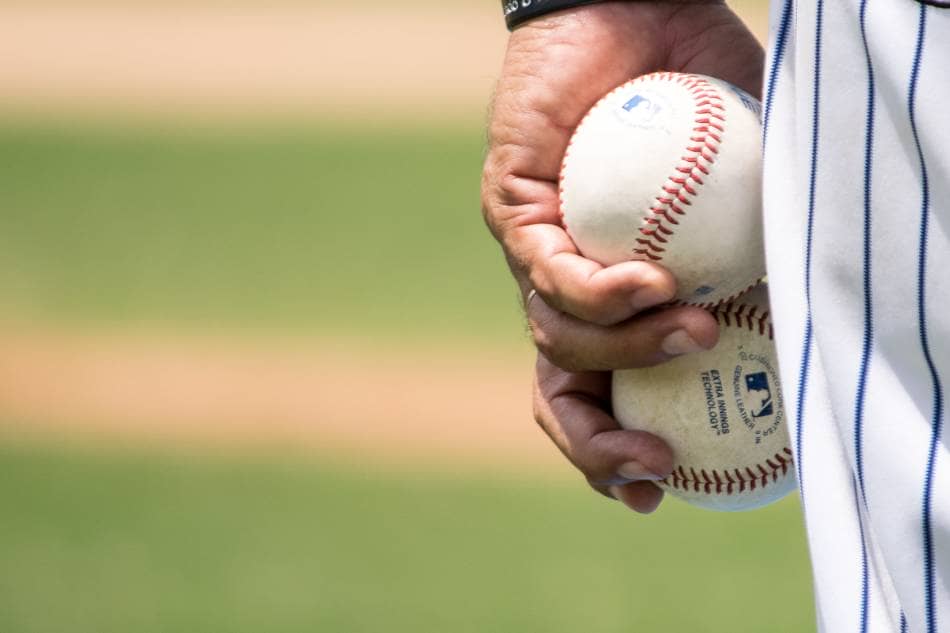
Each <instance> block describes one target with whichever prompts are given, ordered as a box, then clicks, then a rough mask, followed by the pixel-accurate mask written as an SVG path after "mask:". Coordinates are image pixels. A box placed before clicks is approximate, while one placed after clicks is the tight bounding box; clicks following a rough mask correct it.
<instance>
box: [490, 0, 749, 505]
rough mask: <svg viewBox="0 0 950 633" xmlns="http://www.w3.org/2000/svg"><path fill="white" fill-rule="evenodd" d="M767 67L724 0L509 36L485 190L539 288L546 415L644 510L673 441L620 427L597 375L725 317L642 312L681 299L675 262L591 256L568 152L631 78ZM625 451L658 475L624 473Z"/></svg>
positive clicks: (654, 498) (561, 436) (538, 408)
mask: <svg viewBox="0 0 950 633" xmlns="http://www.w3.org/2000/svg"><path fill="white" fill-rule="evenodd" d="M762 64H763V52H762V49H761V46H760V45H759V44H758V42H757V41H756V40H755V38H754V37H753V36H752V34H751V33H750V32H749V31H748V29H747V28H746V27H745V26H744V25H743V24H742V22H741V21H740V20H739V18H738V17H737V16H736V15H735V14H734V13H733V12H732V11H731V10H730V9H729V8H727V7H726V6H725V5H724V4H721V3H713V2H710V3H674V2H603V3H597V4H592V5H586V6H582V7H578V8H575V9H571V10H568V11H562V12H558V13H553V14H550V15H548V16H544V17H542V18H538V19H535V20H533V21H531V22H529V23H527V24H525V25H524V26H522V27H520V28H519V29H517V30H516V31H515V32H514V33H512V35H511V37H510V39H509V44H508V52H507V55H506V59H505V63H504V67H503V70H502V76H501V79H500V80H499V82H498V87H497V91H496V95H495V99H494V103H493V109H492V118H491V123H490V128H489V135H490V144H489V152H488V156H487V159H486V162H485V169H484V173H483V179H482V201H483V209H484V213H485V219H486V222H487V223H488V226H489V228H490V230H491V231H492V233H493V235H494V236H495V237H496V238H497V239H498V240H499V242H500V243H501V245H502V247H503V249H504V251H505V255H506V258H507V260H508V263H509V266H510V268H511V271H512V274H513V275H514V277H515V279H516V280H517V282H518V284H519V286H520V288H521V290H522V293H523V294H524V295H527V294H528V292H529V291H530V289H535V290H536V291H537V296H535V297H534V299H533V300H532V301H530V302H529V304H530V305H528V306H527V312H528V321H529V325H530V327H531V331H532V335H533V337H534V341H535V343H536V345H537V346H538V349H539V350H540V352H541V356H540V358H539V363H538V389H537V390H536V396H535V416H536V418H537V419H538V422H539V423H540V424H541V426H542V427H543V428H544V429H545V431H546V432H547V433H548V435H550V436H551V437H552V439H554V441H555V443H557V444H558V446H559V447H560V448H561V450H562V451H564V452H565V454H566V455H567V456H568V458H569V459H571V460H572V462H573V463H574V464H575V465H576V466H577V467H578V468H579V469H580V470H581V471H582V472H583V473H584V474H585V475H586V476H587V477H588V480H589V481H591V483H592V485H594V487H595V488H597V489H598V490H601V491H606V492H611V494H613V496H615V497H618V498H621V499H622V500H623V501H625V502H626V503H627V504H628V505H630V506H631V507H633V508H634V509H637V510H641V511H649V510H651V509H652V508H654V507H656V504H657V503H659V500H660V497H661V495H660V493H659V489H657V488H656V487H654V486H652V485H650V484H644V483H633V484H631V483H629V482H630V481H631V480H640V479H650V478H653V479H655V478H656V477H658V476H662V475H665V474H668V471H667V472H662V471H664V470H665V468H668V467H669V462H670V460H669V458H668V455H669V449H668V448H667V447H665V446H664V445H663V444H662V442H659V440H656V439H655V438H654V439H653V440H652V441H647V440H645V439H643V438H644V436H645V434H633V435H629V434H631V433H632V432H629V431H620V430H619V427H618V426H617V424H616V422H615V421H613V420H612V418H610V416H609V411H610V407H609V375H608V374H604V373H587V372H590V370H600V371H606V370H610V369H617V368H624V367H640V366H645V365H651V364H655V363H658V362H662V361H664V360H667V359H669V358H671V357H673V356H675V355H678V354H682V353H688V352H692V351H698V350H700V349H708V348H710V347H712V346H713V345H715V343H716V340H717V337H718V332H717V326H716V323H715V320H714V319H712V317H711V316H710V315H709V314H707V313H706V312H704V311H702V310H699V309H696V308H675V309H666V310H662V311H658V312H657V311H654V312H650V313H645V314H640V313H641V312H643V311H644V310H647V309H649V308H651V307H653V306H656V305H659V304H662V303H664V302H666V301H668V300H669V299H671V298H672V297H673V296H674V294H675V291H676V287H675V280H674V279H673V277H672V276H671V275H670V274H669V272H668V271H666V270H664V269H663V268H661V267H659V266H656V265H653V264H649V263H645V262H626V263H623V264H618V265H616V266H611V267H607V268H605V267H602V266H600V265H599V264H597V263H595V262H593V261H591V260H588V259H585V258H583V257H581V256H580V254H579V253H578V252H577V249H576V248H575V247H574V244H573V243H572V242H571V240H570V238H569V237H568V235H567V233H566V232H565V231H564V230H563V229H562V228H561V226H560V222H559V216H558V194H557V178H558V173H559V171H560V163H561V157H562V156H563V153H564V149H565V148H566V147H567V143H568V141H569V139H570V135H571V133H572V132H573V129H574V127H575V126H576V125H577V123H578V122H579V121H580V119H581V118H582V117H583V115H584V114H585V113H586V111H587V110H588V109H589V108H590V107H591V106H592V105H593V104H594V103H595V102H596V101H597V100H598V99H599V98H600V97H601V96H602V95H603V94H604V93H606V92H608V91H609V90H610V89H612V88H614V87H615V86H617V85H619V84H621V83H623V82H624V81H626V80H628V79H630V78H633V77H636V76H638V75H642V74H645V73H648V72H652V71H655V70H679V71H684V72H697V73H703V74H708V75H713V76H716V77H720V78H722V79H725V80H726V81H730V82H732V83H734V84H736V85H738V86H740V87H742V88H744V89H745V90H747V91H749V92H750V93H752V94H755V95H757V94H759V93H760V92H761V77H762ZM568 370H570V371H568ZM570 372H576V373H570ZM601 435H604V436H605V437H604V438H601ZM625 437H630V438H632V439H620V438H625ZM621 454H622V455H621ZM621 461H622V462H623V463H637V464H640V466H641V467H642V468H641V470H644V469H645V470H648V471H650V472H653V473H654V474H653V475H651V476H645V475H640V476H636V477H626V476H621V475H618V474H617V470H618V469H619V468H620V465H621ZM635 470H636V469H635V468H634V467H632V466H631V467H630V468H626V469H624V472H626V473H627V474H628V475H633V474H636V473H635ZM655 471H661V472H655ZM608 474H610V475H612V477H607V475H608Z"/></svg>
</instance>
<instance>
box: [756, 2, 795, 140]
mask: <svg viewBox="0 0 950 633" xmlns="http://www.w3.org/2000/svg"><path fill="white" fill-rule="evenodd" d="M792 2H793V0H785V5H784V6H783V7H782V17H781V19H780V21H779V29H778V34H777V35H776V36H775V54H774V56H773V57H772V65H771V67H770V68H769V77H768V81H767V82H766V88H765V90H766V93H765V106H764V107H763V108H762V149H763V151H764V150H765V142H766V141H767V140H768V137H769V122H770V121H771V120H772V103H773V102H774V100H775V84H776V80H777V79H778V71H779V69H780V68H781V66H782V60H783V58H784V57H785V49H786V47H787V45H788V31H789V27H790V26H791V24H792Z"/></svg>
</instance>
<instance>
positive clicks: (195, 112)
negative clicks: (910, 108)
mask: <svg viewBox="0 0 950 633" xmlns="http://www.w3.org/2000/svg"><path fill="white" fill-rule="evenodd" d="M737 10H738V11H739V12H740V13H741V14H743V15H744V16H745V18H746V20H747V21H748V22H749V24H750V26H751V27H752V29H753V31H755V32H756V34H757V35H758V36H759V37H760V38H764V37H765V33H766V24H765V23H766V7H765V3H764V2H761V1H754V0H745V1H744V2H740V3H738V4H737ZM498 13H499V6H498V3H497V2H492V1H490V0H486V1H485V2H482V3H474V2H472V3H466V4H465V5H462V6H458V5H456V6H451V5H449V4H448V3H444V4H435V3H432V4H430V5H428V6H412V5H411V4H410V5H408V6H404V5H402V4H400V5H399V6H392V5H387V4H386V3H382V2H380V3H375V4H374V5H372V6H368V7H364V6H362V5H361V6H359V7H354V6H352V5H350V4H349V3H340V4H339V5H338V6H331V5H328V4H326V3H324V5H323V6H320V7H313V6H307V5H305V4H301V5H296V4H290V5H286V4H284V5H279V6H272V7H268V6H263V5H261V4H260V3H254V2H252V3H250V4H249V5H243V4H240V3H239V4H236V5H233V6H232V5H230V4H224V5H223V6H222V5H218V6H215V4H214V3H211V4H202V3H199V4H198V5H194V4H191V5H183V4H177V3H176V4H172V5H167V6H163V5H162V4H161V3H151V2H148V3H144V4H143V3H135V2H133V3H131V4H124V3H114V4H104V5H102V4H87V3H85V2H78V3H75V2H74V3H66V4H56V3H40V4H38V5H34V4H30V5H27V4H22V3H21V4H15V3H14V4H4V3H0V114H4V113H8V114H9V113H13V114H17V115H28V116H42V115H45V114H56V115H60V116H62V115H69V116H76V115H83V114H92V115H100V116H109V115H112V114H116V113H121V114H133V115H134V114H137V113H138V114H146V115H156V114H159V115H170V116H172V117H176V118H177V117H181V116H183V115H191V116H198V117H199V118H201V119H205V120H211V121H217V120H219V119H222V118H223V119H225V120H226V119H228V118H231V117H235V116H236V117H239V118H240V117H245V116H248V115H251V116H255V117H257V116H263V117H273V116H284V117H303V118H308V117H315V116H316V117H321V116H327V115H332V116H334V117H343V118H354V119H362V120H365V121H374V120H383V121H393V120H397V121H398V120H399V119H400V118H409V119H412V120H416V121H418V120H420V119H421V120H428V119H439V120H450V121H451V120H457V119H459V118H462V119H465V120H468V121H475V122H480V121H481V120H482V119H483V118H484V112H485V104H486V103H487V101H488V98H489V95H490V93H491V90H492V87H493V83H494V80H495V78H496V76H497V73H498V70H499V68H500V66H501V60H502V57H503V53H504V44H505V41H506V38H507V32H506V31H505V29H504V28H503V26H502V23H501V18H500V16H499V15H498Z"/></svg>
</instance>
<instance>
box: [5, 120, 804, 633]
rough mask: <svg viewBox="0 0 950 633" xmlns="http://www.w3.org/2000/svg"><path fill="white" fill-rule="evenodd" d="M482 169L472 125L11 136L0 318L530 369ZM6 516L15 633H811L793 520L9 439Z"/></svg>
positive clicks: (510, 483)
mask: <svg viewBox="0 0 950 633" xmlns="http://www.w3.org/2000/svg"><path fill="white" fill-rule="evenodd" d="M463 128H464V126H463ZM482 151H483V140H482V135H481V132H480V131H479V130H478V129H477V128H474V127H471V128H465V129H459V130H445V129H437V130H436V129H406V130H402V131H400V132H397V133H390V134H388V135H386V134H382V135H379V134H365V133H363V134H360V133H355V132H347V131H346V130H345V129H343V130H340V129H336V130H331V129H330V128H319V127H316V128H304V129H299V130H296V131H292V130H271V131H269V132H265V131H257V132H254V131H248V130H243V131H241V132H235V133H223V132H221V131H220V130H218V131H215V132H213V133H212V132H207V133H195V132H189V133H187V134H185V133H181V132H159V131H156V130H141V131H138V132H136V131H135V130H130V129H124V130H123V131H116V130H112V129H99V128H96V127H88V126H85V127H84V126H74V127H60V126H54V125H48V126H42V125H30V126H25V125H16V126H14V125H8V126H6V127H4V128H3V129H0V207H2V209H3V214H2V220H0V296H2V298H3V302H4V309H3V311H4V315H5V317H4V318H5V319H7V320H8V321H10V322H12V323H28V324H30V325H31V326H34V325H36V324H46V325H48V326H55V327H68V326H71V327H82V328H99V329H114V328H137V327H146V326H147V327H165V328H177V329H180V330H188V331H198V332H201V331H208V332H212V331H213V332H217V331H219V330H221V329H224V330H228V331H238V332H240V331H243V330H251V331H254V332H255V333H256V334H259V333H260V332H262V331H263V332H281V333H286V332H288V331H289V332H291V333H297V334H299V335H301V336H309V335H321V336H327V335H330V336H335V337H340V338H341V339H343V340H345V339H346V338H347V337H360V338H361V339H362V338H369V339H370V340H373V339H375V340H379V341H387V340H390V339H393V338H394V336H395V337H398V338H399V340H400V341H402V342H403V343H404V344H406V345H407V346H412V345H414V343H413V341H417V342H418V344H419V345H430V346H431V345H433V344H434V345H439V346H444V347H446V348H451V347H452V346H453V344H454V343H457V342H463V341H472V340H475V341H478V342H480V343H479V344H482V345H489V346H498V347H506V346H511V345H523V344H524V343H523V341H522V339H523V334H522V333H521V328H522V325H521V322H520V316H519V314H518V309H517V301H516V297H515V295H514V288H513V285H512V283H511V282H510V281H509V279H508V276H507V274H506V272H505V270H504V265H503V263H502V259H501V257H500V256H499V253H498V249H497V247H496V246H495V245H494V243H493V242H492V240H491V239H490V237H489V236H488V234H487V231H485V229H484V227H483V225H482V220H481V216H480V213H479V206H478V171H479V164H480V162H481V157H482ZM526 398H527V395H526ZM368 422H371V421H368ZM499 441H503V438H499ZM0 499H3V505H4V509H3V511H2V512H0V630H2V631H4V632H5V633H41V632H43V633H46V632H49V633H53V632H57V633H59V632H65V631H70V632H71V633H78V632H89V633H92V632H97V633H100V632H109V631H116V632H120V631H127V632H131V631H135V632H138V633H144V632H146V631H155V632H159V631H162V632H168V631H182V632H186V631H189V632H195V631H200V632H208V633H212V632H224V631H234V632H245V631H247V632H250V631H264V630H266V631H288V632H290V631H301V632H302V631H341V632H342V631H360V632H362V631H366V632H369V631H391V632H402V631H406V632H409V631H414V632H417V631H512V632H516V631H517V632H527V631H538V632H541V631H545V632H548V633H554V632H557V631H564V632H565V633H566V632H568V631H592V632H593V631H599V632H600V631H602V632H613V631H617V632H620V631H664V632H687V631H690V632H692V631H709V632H713V631H722V632H731V633H736V632H740V631H749V632H761V631H769V632H778V631H804V630H809V629H810V628H812V621H813V613H812V606H811V600H810V595H811V589H810V582H809V577H808V567H807V553H806V549H805V545H804V541H803V534H802V529H801V518H800V515H799V511H798V505H797V499H794V498H792V499H788V500H786V501H784V502H782V503H780V504H778V505H776V506H773V507H770V508H767V509H764V510H761V511H758V512H753V513H747V514H739V515H722V514H716V513H710V512H705V511H700V510H696V509H693V508H690V507H688V506H685V505H683V504H681V503H679V502H677V501H675V500H674V501H668V502H667V503H666V504H665V505H664V507H663V508H661V510H660V511H659V512H658V513H657V514H655V515H653V516H650V517H639V516H636V515H634V514H632V513H629V512H627V511H625V510H623V509H621V507H620V506H619V505H617V504H613V503H610V502H608V501H606V500H604V499H602V498H600V497H599V496H598V495H596V494H594V493H592V492H590V491H589V490H588V489H587V488H586V486H585V485H584V484H583V483H582V482H580V481H579V480H578V481H576V482H573V483H571V482H570V481H565V480H564V479H563V478H558V479H551V478H550V477H548V476H542V475H534V474H532V473H530V472H523V473H522V474H521V475H518V476H509V477H502V476H500V475H497V474H495V475H492V474H490V473H485V472H481V471H480V470H479V469H478V468H477V467H474V466H465V467H461V468H459V469H455V470H448V469H444V470H443V471H441V472H435V473H433V472H427V473H426V474H425V475H422V474H413V473H412V472H408V471H405V470H399V469H385V468H377V467H373V466H372V465H371V464H364V463H361V460H360V459H359V457H358V456H351V457H349V458H346V457H345V456H338V455H321V454H315V455H309V456H306V457H302V456H300V455H294V456H291V457H288V456H286V455H283V456H282V455H276V454H270V455H260V456H254V457H248V456H246V455H245V456H243V457H242V456H237V455H234V456H231V457H227V456H221V455H218V456H216V457H212V456H204V457H202V456H200V455H191V456H182V455H177V454H169V453H166V452H163V451H145V450H138V449H131V450H128V449H125V450H119V449H117V448H109V447H103V446H94V447H89V446H87V445H84V444H83V445H76V444H70V443H56V444H52V445H51V444H48V443H45V442H40V443H37V442H35V441H34V442H26V441H23V440H22V439H21V438H16V437H8V438H7V440H6V441H4V442H2V443H0Z"/></svg>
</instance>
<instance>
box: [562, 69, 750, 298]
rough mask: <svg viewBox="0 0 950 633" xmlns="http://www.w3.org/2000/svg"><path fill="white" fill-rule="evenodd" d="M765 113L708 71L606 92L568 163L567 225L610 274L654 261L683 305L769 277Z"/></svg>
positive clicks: (661, 76) (653, 78)
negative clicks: (672, 280) (628, 264)
mask: <svg viewBox="0 0 950 633" xmlns="http://www.w3.org/2000/svg"><path fill="white" fill-rule="evenodd" d="M761 134H762V125H761V106H760V104H759V102H758V101H757V100H756V99H755V98H754V97H752V96H750V95H748V94H746V93H745V92H743V91H742V90H740V89H739V88H736V87H735V86H732V85H731V84H729V83H727V82H725V81H721V80H719V79H714V78H712V77H706V76H703V75H694V74H681V73H653V74H650V75H644V76H642V77H638V78H636V79H634V80H632V81H629V82H627V83H626V84H624V85H622V86H620V87H618V88H616V89H615V90H613V91H612V92H610V93H608V94H607V95H606V96H604V97H603V98H602V99H601V100H600V101H599V102H598V103H597V104H596V105H594V107H593V108H591V110H590V112H588V113H587V116H586V117H585V118H584V119H583V120H582V121H581V123H580V125H578V127H577V130H576V131H575V132H574V135H573V137H572V139H571V142H570V144H569V145H568V148H567V151H566V152H565V155H564V163H563V166H562V170H561V179H560V194H561V214H562V218H563V223H564V226H565V228H566V230H567V231H568V233H569V234H570V236H571V238H572V239H573V240H574V243H575V244H576V245H577V247H578V249H579V250H580V252H581V253H582V254H583V255H584V256H585V257H588V258H590V259H593V260H595V261H597V262H599V263H601V264H603V265H605V266H609V265H613V264H617V263H620V262H624V261H628V260H635V259H640V260H647V261H655V262H657V263H659V264H660V265H662V266H665V267H666V268H668V269H669V270H670V272H672V273H673V275H674V276H675V277H676V279H677V281H678V283H679V292H678V295H677V297H676V298H677V300H679V301H684V302H687V303H692V304H696V305H715V304H717V303H719V302H721V301H724V300H726V299H728V298H730V297H734V296H736V295H737V294H739V293H741V292H742V291H744V290H746V289H747V288H749V286H751V285H753V284H755V283H756V281H757V280H758V279H760V278H761V277H763V276H764V275H765V253H764V247H763V244H762V217H761V197H762V184H761V183H762V181H761V167H762V157H761V151H762V147H761Z"/></svg>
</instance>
